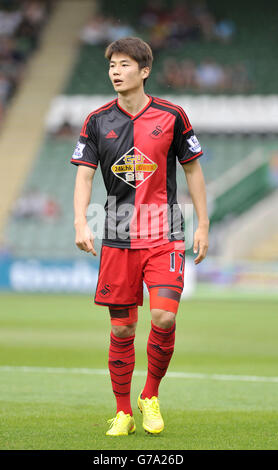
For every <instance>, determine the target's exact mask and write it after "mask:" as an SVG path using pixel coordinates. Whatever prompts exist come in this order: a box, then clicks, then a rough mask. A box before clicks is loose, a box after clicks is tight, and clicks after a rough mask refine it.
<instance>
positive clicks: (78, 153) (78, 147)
mask: <svg viewBox="0 0 278 470" xmlns="http://www.w3.org/2000/svg"><path fill="white" fill-rule="evenodd" d="M85 145H86V144H82V143H81V142H79V141H78V142H77V144H76V147H75V149H74V152H73V155H72V158H74V159H80V158H82V157H83V150H84V148H85Z"/></svg>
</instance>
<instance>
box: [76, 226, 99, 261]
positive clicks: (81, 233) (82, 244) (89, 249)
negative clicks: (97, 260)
mask: <svg viewBox="0 0 278 470" xmlns="http://www.w3.org/2000/svg"><path fill="white" fill-rule="evenodd" d="M75 231H76V236H75V243H76V245H77V246H78V248H79V249H80V250H82V251H86V253H92V254H93V255H94V256H97V252H96V250H95V248H94V236H93V234H92V232H91V230H90V229H89V227H88V224H87V223H83V224H75Z"/></svg>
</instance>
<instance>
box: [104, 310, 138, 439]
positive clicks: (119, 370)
mask: <svg viewBox="0 0 278 470" xmlns="http://www.w3.org/2000/svg"><path fill="white" fill-rule="evenodd" d="M109 311H110V317H111V334H110V347H109V359H108V366H109V372H110V378H111V383H112V389H113V392H114V395H115V398H116V403H117V413H116V418H114V419H113V420H111V428H110V429H109V430H108V431H107V433H106V435H108V436H120V435H127V434H130V433H132V432H134V431H135V428H136V427H135V422H134V418H133V413H132V408H131V403H130V387H131V379H132V374H133V370H134V364H135V351H134V338H135V330H136V325H137V316H138V315H137V307H135V308H111V307H110V308H109Z"/></svg>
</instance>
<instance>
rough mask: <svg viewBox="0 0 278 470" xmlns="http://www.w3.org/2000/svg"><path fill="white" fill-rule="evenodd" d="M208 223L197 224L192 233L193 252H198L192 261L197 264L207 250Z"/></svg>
mask: <svg viewBox="0 0 278 470" xmlns="http://www.w3.org/2000/svg"><path fill="white" fill-rule="evenodd" d="M208 229H209V227H208V225H207V226H206V225H205V226H199V227H198V228H197V230H196V232H195V235H194V246H193V252H194V253H195V254H196V253H198V252H199V253H198V256H197V258H195V260H194V263H195V264H199V263H201V261H203V259H204V258H205V257H206V254H207V251H208Z"/></svg>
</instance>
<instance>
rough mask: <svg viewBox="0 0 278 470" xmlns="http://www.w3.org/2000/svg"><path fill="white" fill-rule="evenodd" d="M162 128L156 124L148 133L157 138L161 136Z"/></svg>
mask: <svg viewBox="0 0 278 470" xmlns="http://www.w3.org/2000/svg"><path fill="white" fill-rule="evenodd" d="M162 133H163V130H162V128H161V126H156V128H155V129H154V130H153V131H152V132H151V133H150V136H151V137H152V138H153V139H159V137H161V136H162Z"/></svg>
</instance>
